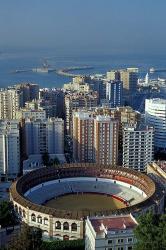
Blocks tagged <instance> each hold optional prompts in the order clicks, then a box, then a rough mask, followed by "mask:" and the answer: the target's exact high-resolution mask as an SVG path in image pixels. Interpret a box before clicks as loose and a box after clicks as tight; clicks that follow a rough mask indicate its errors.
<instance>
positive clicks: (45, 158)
mask: <svg viewBox="0 0 166 250" xmlns="http://www.w3.org/2000/svg"><path fill="white" fill-rule="evenodd" d="M42 161H43V164H44V165H45V166H48V165H49V163H50V156H49V154H48V152H45V153H43V154H42Z"/></svg>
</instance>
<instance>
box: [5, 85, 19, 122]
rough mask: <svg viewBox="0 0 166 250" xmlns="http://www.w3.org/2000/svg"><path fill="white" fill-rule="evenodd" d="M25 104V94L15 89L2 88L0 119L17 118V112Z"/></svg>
mask: <svg viewBox="0 0 166 250" xmlns="http://www.w3.org/2000/svg"><path fill="white" fill-rule="evenodd" d="M22 105H23V94H22V92H21V91H19V90H15V89H7V90H6V89H5V90H4V89H1V90H0V119H16V112H17V111H18V110H19V108H20V107H22Z"/></svg>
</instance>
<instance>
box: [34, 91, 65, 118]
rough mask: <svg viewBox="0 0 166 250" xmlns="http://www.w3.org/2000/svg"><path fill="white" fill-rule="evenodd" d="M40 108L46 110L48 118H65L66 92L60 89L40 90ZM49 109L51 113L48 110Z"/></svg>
mask: <svg viewBox="0 0 166 250" xmlns="http://www.w3.org/2000/svg"><path fill="white" fill-rule="evenodd" d="M39 97H40V99H41V102H40V106H41V107H43V108H45V110H46V114H48V117H60V118H63V117H64V92H63V91H62V90H60V89H49V88H44V89H40V92H39ZM47 107H48V109H49V110H50V111H48V110H47Z"/></svg>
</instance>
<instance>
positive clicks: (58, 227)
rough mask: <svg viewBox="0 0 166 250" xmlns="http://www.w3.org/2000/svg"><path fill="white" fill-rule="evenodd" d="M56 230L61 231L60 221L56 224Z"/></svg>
mask: <svg viewBox="0 0 166 250" xmlns="http://www.w3.org/2000/svg"><path fill="white" fill-rule="evenodd" d="M55 229H61V223H60V221H56V223H55Z"/></svg>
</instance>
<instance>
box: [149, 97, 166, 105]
mask: <svg viewBox="0 0 166 250" xmlns="http://www.w3.org/2000/svg"><path fill="white" fill-rule="evenodd" d="M147 100H148V101H149V102H151V103H153V104H164V105H166V99H161V98H152V99H147Z"/></svg>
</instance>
